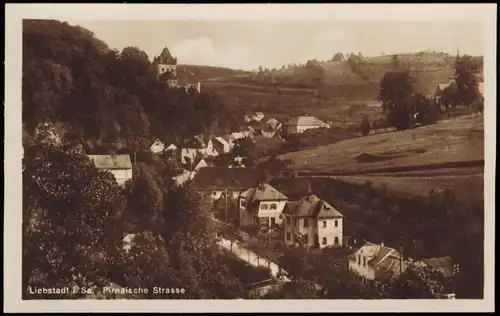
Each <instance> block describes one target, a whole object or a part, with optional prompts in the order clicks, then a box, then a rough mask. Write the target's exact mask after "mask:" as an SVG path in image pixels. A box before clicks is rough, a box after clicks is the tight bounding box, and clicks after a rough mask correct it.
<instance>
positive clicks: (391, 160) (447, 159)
mask: <svg viewBox="0 0 500 316" xmlns="http://www.w3.org/2000/svg"><path fill="white" fill-rule="evenodd" d="M361 155H363V156H365V157H366V156H367V157H368V158H366V159H365V160H362V161H360V160H359V157H360V156H361ZM283 158H289V159H291V160H292V161H293V162H294V168H295V169H296V170H298V171H303V172H320V173H321V172H324V173H329V172H331V173H334V174H337V175H338V174H339V173H341V172H342V173H344V174H346V173H359V174H358V175H355V174H353V175H349V176H347V175H345V176H336V178H338V179H341V180H344V181H349V182H354V183H364V182H365V181H367V180H370V181H371V182H372V183H374V184H375V185H382V184H385V185H386V186H387V188H389V189H393V190H396V191H398V192H400V193H409V194H424V195H425V194H427V193H428V191H429V189H430V188H436V189H445V188H448V189H452V190H453V191H455V192H457V193H459V194H463V195H464V196H465V198H467V199H468V198H471V199H472V198H480V197H482V194H483V192H482V191H483V172H484V168H483V167H482V166H481V160H482V159H484V122H483V117H481V116H477V117H467V118H462V119H454V120H447V121H442V122H439V123H438V124H435V125H429V126H424V127H420V128H416V129H413V130H407V131H400V132H392V133H385V134H379V135H370V136H365V137H358V138H354V139H349V140H345V141H341V142H338V143H335V144H332V145H327V146H321V147H318V148H314V149H311V150H304V151H299V152H293V153H288V154H285V155H283ZM464 161H468V162H471V161H472V162H475V161H477V162H478V163H472V164H470V165H469V166H464V165H459V162H464ZM439 164H441V165H439ZM444 164H446V165H444ZM387 168H400V169H401V170H397V172H392V171H391V170H387ZM405 169H406V170H405ZM363 172H370V173H371V174H362V173H363Z"/></svg>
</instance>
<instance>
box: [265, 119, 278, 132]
mask: <svg viewBox="0 0 500 316" xmlns="http://www.w3.org/2000/svg"><path fill="white" fill-rule="evenodd" d="M266 125H267V126H269V127H270V128H271V129H272V130H274V131H276V132H278V131H279V130H280V128H281V123H280V122H279V121H278V120H277V119H275V118H270V119H268V120H267V121H266Z"/></svg>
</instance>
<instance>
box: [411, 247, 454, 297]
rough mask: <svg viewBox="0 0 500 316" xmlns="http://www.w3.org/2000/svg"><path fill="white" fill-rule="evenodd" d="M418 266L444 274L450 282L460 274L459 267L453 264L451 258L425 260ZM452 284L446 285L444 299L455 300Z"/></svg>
mask: <svg viewBox="0 0 500 316" xmlns="http://www.w3.org/2000/svg"><path fill="white" fill-rule="evenodd" d="M417 264H419V265H421V266H424V267H428V268H432V269H435V270H437V271H439V272H441V273H442V274H443V276H444V277H445V279H446V280H448V281H450V280H451V279H452V278H453V277H454V276H455V275H456V274H457V273H458V265H454V264H453V260H452V259H451V257H448V256H446V257H438V258H425V259H421V260H420V261H418V262H417ZM451 285H452V282H447V283H445V284H444V289H443V290H444V292H445V293H446V294H444V295H443V298H447V299H454V298H455V293H454V290H455V289H454V288H453V287H452V286H451Z"/></svg>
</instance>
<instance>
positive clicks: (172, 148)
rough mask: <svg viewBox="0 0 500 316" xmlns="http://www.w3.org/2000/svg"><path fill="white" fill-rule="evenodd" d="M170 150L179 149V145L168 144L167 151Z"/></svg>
mask: <svg viewBox="0 0 500 316" xmlns="http://www.w3.org/2000/svg"><path fill="white" fill-rule="evenodd" d="M168 150H177V146H176V145H175V144H170V145H168V147H167V148H165V151H168Z"/></svg>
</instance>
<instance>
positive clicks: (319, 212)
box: [283, 194, 344, 218]
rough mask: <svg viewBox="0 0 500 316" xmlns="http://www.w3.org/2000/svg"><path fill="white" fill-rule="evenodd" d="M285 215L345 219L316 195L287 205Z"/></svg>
mask: <svg viewBox="0 0 500 316" xmlns="http://www.w3.org/2000/svg"><path fill="white" fill-rule="evenodd" d="M283 212H284V213H286V214H290V215H294V216H297V217H315V218H337V217H338V218H340V217H344V215H342V214H341V213H340V212H339V211H337V210H336V209H335V208H334V207H333V206H331V205H330V204H328V203H327V202H325V201H324V200H321V199H320V198H318V197H317V196H316V195H313V194H311V195H307V196H305V197H303V198H302V199H300V200H299V201H297V202H296V204H295V207H294V205H293V204H287V207H286V208H285V209H284V210H283Z"/></svg>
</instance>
